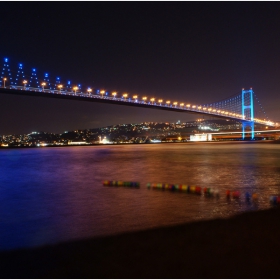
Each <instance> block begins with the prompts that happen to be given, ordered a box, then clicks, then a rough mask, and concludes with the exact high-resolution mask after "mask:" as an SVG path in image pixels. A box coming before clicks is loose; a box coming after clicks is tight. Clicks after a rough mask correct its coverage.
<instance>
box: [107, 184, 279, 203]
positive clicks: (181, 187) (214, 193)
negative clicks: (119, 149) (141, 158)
mask: <svg viewBox="0 0 280 280" xmlns="http://www.w3.org/2000/svg"><path fill="white" fill-rule="evenodd" d="M103 186H108V187H112V186H114V187H131V188H140V183H139V182H131V181H109V180H105V181H103ZM147 189H155V190H169V191H177V192H184V193H189V194H195V195H202V194H204V197H207V198H208V197H209V198H210V197H215V198H220V191H219V189H217V188H202V187H200V186H196V185H186V184H166V183H147ZM225 195H226V198H227V199H235V200H239V199H240V197H241V193H240V191H230V190H226V192H225ZM245 201H246V202H251V201H252V202H257V201H258V194H257V193H249V192H246V193H245ZM269 201H270V204H272V205H279V206H280V195H272V196H270V197H269Z"/></svg>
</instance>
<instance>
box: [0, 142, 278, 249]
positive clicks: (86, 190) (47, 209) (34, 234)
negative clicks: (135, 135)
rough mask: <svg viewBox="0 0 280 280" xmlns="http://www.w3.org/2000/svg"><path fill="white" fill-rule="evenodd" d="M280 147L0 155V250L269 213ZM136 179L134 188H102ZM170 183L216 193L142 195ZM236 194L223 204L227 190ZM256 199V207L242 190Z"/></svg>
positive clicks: (188, 147)
mask: <svg viewBox="0 0 280 280" xmlns="http://www.w3.org/2000/svg"><path fill="white" fill-rule="evenodd" d="M279 156H280V145H273V144H257V143H254V144H243V143H232V144H231V143H229V144H214V143H211V144H210V143H209V144H201V143H199V144H198V143H195V144H153V145H123V146H91V147H61V148H38V149H14V150H12V149H11V150H0V169H1V173H0V213H1V216H0V223H1V228H0V248H1V249H2V250H3V249H12V248H19V247H31V246H38V245H44V244H49V243H57V242H61V241H67V240H71V239H81V238H87V237H93V236H100V235H110V234H115V233H120V232H126V231H132V230H140V229H146V228H152V227H158V226H167V225H174V224H179V223H184V222H189V221H193V220H199V219H211V218H216V217H220V218H225V217H228V216H230V215H233V214H236V213H238V212H242V211H252V210H256V209H265V208H268V207H270V205H269V196H270V195H271V194H277V193H279V190H280V187H279V186H280V161H279V158H280V157H279ZM103 180H123V181H138V182H140V184H141V187H140V189H131V188H124V187H104V186H102V181H103ZM148 182H151V183H171V184H177V183H178V184H189V185H199V186H201V187H216V188H219V190H220V194H221V197H220V199H210V198H206V197H204V196H196V195H191V194H186V193H177V192H170V191H160V190H148V189H147V188H146V184H147V183H148ZM227 189H229V190H239V191H240V192H241V198H240V200H239V201H238V200H231V201H228V200H226V199H225V191H226V190H227ZM246 191H248V192H250V193H252V192H256V193H258V194H259V202H258V203H257V204H255V203H251V204H248V203H246V202H245V199H244V195H245V192H246Z"/></svg>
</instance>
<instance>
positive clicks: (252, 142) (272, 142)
mask: <svg viewBox="0 0 280 280" xmlns="http://www.w3.org/2000/svg"><path fill="white" fill-rule="evenodd" d="M157 144H159V145H160V144H187V145H188V144H193V145H196V144H197V145H202V144H280V140H236V141H226V140H225V141H197V142H195V141H187V142H158V143H116V144H81V145H47V146H18V147H17V146H14V147H2V146H0V150H1V149H3V150H7V149H25V148H26V149H32V148H37V149H38V148H59V147H60V148H61V147H91V146H120V145H157Z"/></svg>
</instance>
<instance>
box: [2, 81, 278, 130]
mask: <svg viewBox="0 0 280 280" xmlns="http://www.w3.org/2000/svg"><path fill="white" fill-rule="evenodd" d="M1 88H4V87H3V86H1ZM5 89H14V90H22V91H31V92H40V93H46V94H59V95H69V96H79V97H87V98H95V99H107V100H111V101H119V102H126V103H136V104H137V103H138V104H145V105H148V106H151V107H165V108H172V109H177V110H182V111H187V112H194V113H203V114H209V115H211V116H218V117H219V116H222V117H228V118H231V119H235V120H237V121H253V122H256V123H260V124H265V125H270V126H273V125H275V123H273V122H270V121H266V120H260V119H253V120H251V119H245V116H242V115H241V114H236V113H231V112H227V111H223V110H218V109H212V108H207V107H204V106H197V105H187V107H186V106H182V105H181V104H179V105H178V104H172V103H170V104H167V103H165V104H162V103H159V102H151V101H145V100H141V101H139V100H138V99H131V98H124V97H116V96H113V97H111V96H107V95H100V94H92V93H83V92H77V91H76V92H75V91H67V90H66V91H65V90H64V91H63V90H55V89H47V88H42V87H40V88H34V87H27V86H16V85H9V86H5ZM276 125H278V124H277V123H276Z"/></svg>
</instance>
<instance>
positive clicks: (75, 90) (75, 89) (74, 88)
mask: <svg viewBox="0 0 280 280" xmlns="http://www.w3.org/2000/svg"><path fill="white" fill-rule="evenodd" d="M78 89H79V88H78V87H77V86H75V87H73V90H74V92H75V94H76V92H77V90H78Z"/></svg>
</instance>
